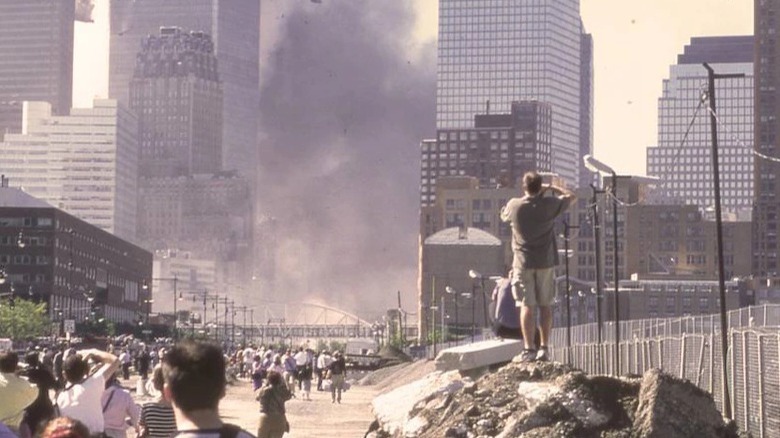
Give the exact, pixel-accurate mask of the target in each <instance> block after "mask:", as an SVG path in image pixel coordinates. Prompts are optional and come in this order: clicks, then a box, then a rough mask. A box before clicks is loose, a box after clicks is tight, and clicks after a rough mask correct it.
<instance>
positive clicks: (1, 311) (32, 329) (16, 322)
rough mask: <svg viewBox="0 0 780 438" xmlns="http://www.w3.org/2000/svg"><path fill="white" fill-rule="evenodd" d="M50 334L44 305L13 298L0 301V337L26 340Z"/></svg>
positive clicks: (49, 325) (49, 322) (49, 324)
mask: <svg viewBox="0 0 780 438" xmlns="http://www.w3.org/2000/svg"><path fill="white" fill-rule="evenodd" d="M50 334H51V320H49V317H48V314H47V311H46V303H36V302H34V301H29V300H24V299H21V298H18V297H15V298H14V299H13V300H11V299H4V300H2V301H0V337H3V338H12V339H27V338H34V337H38V336H48V335H50Z"/></svg>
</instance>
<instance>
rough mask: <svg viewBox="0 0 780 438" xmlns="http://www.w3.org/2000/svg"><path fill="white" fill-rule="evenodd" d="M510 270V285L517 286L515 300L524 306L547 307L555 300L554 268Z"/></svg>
mask: <svg viewBox="0 0 780 438" xmlns="http://www.w3.org/2000/svg"><path fill="white" fill-rule="evenodd" d="M518 271H520V270H519V269H517V268H514V267H513V269H512V284H513V285H515V284H518V283H519V287H518V288H517V293H518V295H519V296H516V297H515V299H518V300H519V301H520V302H521V303H522V304H523V305H524V306H545V307H549V306H550V305H552V303H553V301H554V300H555V268H544V269H523V270H522V271H520V272H519V274H520V275H517V274H518ZM513 289H515V288H513Z"/></svg>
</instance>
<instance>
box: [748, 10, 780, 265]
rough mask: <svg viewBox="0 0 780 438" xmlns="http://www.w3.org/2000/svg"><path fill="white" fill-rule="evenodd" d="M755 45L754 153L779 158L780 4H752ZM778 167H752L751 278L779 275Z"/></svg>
mask: <svg viewBox="0 0 780 438" xmlns="http://www.w3.org/2000/svg"><path fill="white" fill-rule="evenodd" d="M753 13H754V21H753V29H754V33H755V41H754V51H753V54H754V69H755V70H754V72H755V82H754V86H755V100H754V104H755V107H754V120H755V125H754V126H755V128H754V139H755V140H754V142H755V145H754V149H755V150H756V151H757V152H758V153H760V154H763V155H764V156H768V157H780V125H779V124H778V120H777V119H778V116H780V104H778V102H780V67H778V65H777V63H776V62H775V60H776V59H778V57H780V44H778V42H777V38H776V34H777V32H778V28H779V27H778V22H777V19H776V17H777V15H778V14H780V1H777V0H755V2H754V8H753ZM779 175H780V164H778V163H777V162H776V161H775V160H766V159H763V158H760V157H757V158H756V160H755V163H754V173H753V176H754V186H753V187H754V206H753V207H754V208H753V245H754V247H753V274H754V275H757V276H767V275H771V276H775V275H777V273H778V272H780V246H778V243H780V240H778V235H777V233H778V229H780V184H778V183H777V179H778V176H779Z"/></svg>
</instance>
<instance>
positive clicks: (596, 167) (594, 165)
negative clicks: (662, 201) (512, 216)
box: [583, 155, 658, 375]
mask: <svg viewBox="0 0 780 438" xmlns="http://www.w3.org/2000/svg"><path fill="white" fill-rule="evenodd" d="M583 160H584V161H585V167H587V168H588V170H590V171H591V172H593V173H596V174H599V173H607V174H610V175H611V177H612V188H611V192H612V193H611V196H612V250H613V256H612V262H613V270H612V281H613V284H614V294H615V298H614V301H613V303H614V312H615V350H614V352H613V355H614V364H615V368H614V369H615V375H620V293H619V288H620V275H619V270H618V269H619V263H618V214H617V207H618V193H617V180H618V174H617V173H616V172H615V170H614V169H612V168H611V167H609V166H608V165H606V164H604V163H602V162H601V161H599V160H597V159H595V158H593V156H591V155H585V156H584V157H583ZM620 178H625V179H629V180H634V181H637V182H640V183H645V184H655V183H657V182H658V178H654V177H640V176H633V175H620ZM594 198H595V196H594ZM594 201H595V199H594Z"/></svg>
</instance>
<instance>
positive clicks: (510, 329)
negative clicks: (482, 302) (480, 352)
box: [490, 278, 523, 339]
mask: <svg viewBox="0 0 780 438" xmlns="http://www.w3.org/2000/svg"><path fill="white" fill-rule="evenodd" d="M490 320H491V323H492V324H491V327H492V329H493V334H495V335H496V336H498V337H501V338H504V339H523V334H522V331H521V330H520V310H519V309H518V308H517V306H516V305H515V298H514V296H512V284H511V282H510V281H509V279H508V278H504V279H502V280H501V281H499V282H498V283H497V284H496V287H495V289H493V300H492V301H491V302H490Z"/></svg>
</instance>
